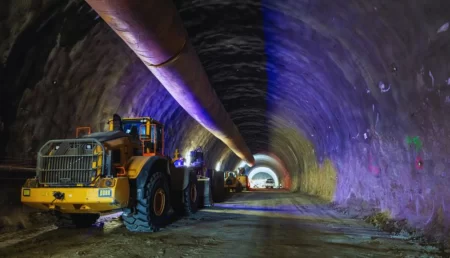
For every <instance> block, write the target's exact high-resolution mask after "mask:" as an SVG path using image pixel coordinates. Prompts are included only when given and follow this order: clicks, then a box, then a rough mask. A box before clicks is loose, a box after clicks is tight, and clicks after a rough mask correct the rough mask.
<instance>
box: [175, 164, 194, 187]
mask: <svg viewBox="0 0 450 258" xmlns="http://www.w3.org/2000/svg"><path fill="white" fill-rule="evenodd" d="M170 175H171V185H172V189H173V190H175V191H183V190H184V189H186V187H187V186H188V184H189V177H190V176H194V177H195V176H196V175H195V172H194V171H193V170H192V169H189V168H186V167H179V168H176V167H174V166H171V167H170Z"/></svg>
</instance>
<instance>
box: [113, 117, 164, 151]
mask: <svg viewBox="0 0 450 258" xmlns="http://www.w3.org/2000/svg"><path fill="white" fill-rule="evenodd" d="M108 124H109V130H110V131H115V130H121V131H123V132H124V133H126V134H128V135H129V136H130V140H131V142H132V146H133V153H134V155H135V156H164V126H163V124H161V123H159V122H158V121H156V120H153V119H152V118H150V117H136V118H121V122H120V127H119V128H117V126H115V125H117V123H115V122H114V119H111V120H109V121H108ZM115 127H116V128H115Z"/></svg>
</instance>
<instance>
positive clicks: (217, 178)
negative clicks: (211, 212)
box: [211, 172, 228, 203]
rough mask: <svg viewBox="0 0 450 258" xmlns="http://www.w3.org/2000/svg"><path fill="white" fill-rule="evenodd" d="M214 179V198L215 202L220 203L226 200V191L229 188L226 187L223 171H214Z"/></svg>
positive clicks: (212, 188) (212, 179)
mask: <svg viewBox="0 0 450 258" xmlns="http://www.w3.org/2000/svg"><path fill="white" fill-rule="evenodd" d="M211 181H212V187H211V190H212V198H213V200H214V202H216V203H219V202H223V201H224V200H225V192H227V190H228V189H225V186H224V185H225V179H224V178H223V172H219V173H214V174H213V177H212V178H211Z"/></svg>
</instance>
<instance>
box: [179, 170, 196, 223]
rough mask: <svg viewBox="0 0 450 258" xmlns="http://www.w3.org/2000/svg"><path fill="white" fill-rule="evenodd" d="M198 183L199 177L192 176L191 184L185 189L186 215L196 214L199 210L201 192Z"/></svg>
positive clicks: (190, 178)
mask: <svg viewBox="0 0 450 258" xmlns="http://www.w3.org/2000/svg"><path fill="white" fill-rule="evenodd" d="M197 184H198V181H197V177H196V176H194V175H193V176H190V177H189V184H188V186H187V187H186V189H184V190H183V210H184V215H186V216H191V215H194V214H195V213H196V212H197V211H198V206H199V193H198V187H197Z"/></svg>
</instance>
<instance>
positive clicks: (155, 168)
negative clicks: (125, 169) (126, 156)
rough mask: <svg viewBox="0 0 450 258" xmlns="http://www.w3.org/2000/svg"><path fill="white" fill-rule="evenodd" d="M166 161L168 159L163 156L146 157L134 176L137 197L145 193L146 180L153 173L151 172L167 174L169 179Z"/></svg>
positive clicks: (141, 196)
mask: <svg viewBox="0 0 450 258" xmlns="http://www.w3.org/2000/svg"><path fill="white" fill-rule="evenodd" d="M168 163H169V162H168V160H167V159H166V158H163V157H159V156H153V157H150V158H148V160H147V161H146V162H145V164H144V165H143V166H142V168H141V169H140V171H139V174H138V175H137V177H136V191H137V193H136V196H137V197H138V199H139V198H140V199H142V198H144V196H145V194H146V193H144V189H145V185H146V184H147V183H148V180H149V179H150V177H151V176H152V175H153V173H156V172H162V173H164V174H165V175H167V177H168V179H169V177H170V171H169V169H168V168H169V166H168Z"/></svg>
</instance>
